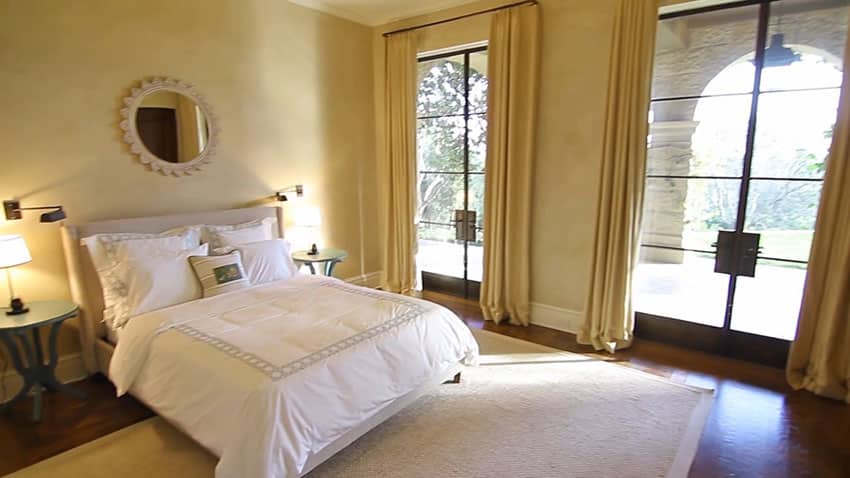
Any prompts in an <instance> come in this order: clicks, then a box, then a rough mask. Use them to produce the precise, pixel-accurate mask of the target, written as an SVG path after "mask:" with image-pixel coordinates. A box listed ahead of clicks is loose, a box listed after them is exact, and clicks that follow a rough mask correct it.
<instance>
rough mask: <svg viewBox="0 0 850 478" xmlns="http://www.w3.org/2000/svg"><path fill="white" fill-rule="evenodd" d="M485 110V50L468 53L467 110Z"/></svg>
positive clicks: (478, 111) (475, 111)
mask: <svg viewBox="0 0 850 478" xmlns="http://www.w3.org/2000/svg"><path fill="white" fill-rule="evenodd" d="M486 111H487V51H486V50H485V51H481V52H477V53H470V54H469V112H470V113H485V112H486Z"/></svg>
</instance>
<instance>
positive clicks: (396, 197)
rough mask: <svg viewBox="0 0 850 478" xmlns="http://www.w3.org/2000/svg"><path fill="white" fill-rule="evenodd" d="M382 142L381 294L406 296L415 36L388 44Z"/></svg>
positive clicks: (410, 271) (411, 283)
mask: <svg viewBox="0 0 850 478" xmlns="http://www.w3.org/2000/svg"><path fill="white" fill-rule="evenodd" d="M385 80H386V84H385V91H386V93H385V94H386V100H385V106H386V118H385V120H386V129H385V132H386V133H385V134H386V139H385V151H384V159H383V165H382V166H383V167H382V172H381V177H380V178H379V181H380V182H381V188H382V191H383V192H384V197H383V200H382V203H383V204H382V207H383V211H382V212H383V216H384V234H385V235H384V251H383V252H384V278H383V283H382V287H383V288H384V290H388V291H392V292H399V293H402V294H410V293H412V292H413V289H414V287H415V284H416V257H415V254H416V227H415V225H414V223H413V220H414V215H415V211H416V200H417V194H416V87H417V74H416V34H415V32H405V33H398V34H394V35H390V36H389V37H387V39H386V73H385Z"/></svg>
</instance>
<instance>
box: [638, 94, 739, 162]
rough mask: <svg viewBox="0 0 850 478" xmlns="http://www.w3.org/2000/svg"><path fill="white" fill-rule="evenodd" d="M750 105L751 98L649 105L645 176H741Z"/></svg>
mask: <svg viewBox="0 0 850 478" xmlns="http://www.w3.org/2000/svg"><path fill="white" fill-rule="evenodd" d="M751 106H752V100H751V96H750V95H738V96H726V97H719V98H702V99H700V100H681V101H664V102H656V103H653V104H652V106H651V110H650V111H651V117H652V122H651V123H650V125H649V134H650V139H649V151H648V155H647V174H650V175H676V176H732V177H739V176H741V174H742V169H743V160H744V152H745V151H746V146H747V125H748V122H749V116H750V109H751ZM663 117H666V118H670V119H669V120H667V121H664V120H661V119H659V118H663Z"/></svg>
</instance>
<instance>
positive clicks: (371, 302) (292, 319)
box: [109, 275, 478, 478]
mask: <svg viewBox="0 0 850 478" xmlns="http://www.w3.org/2000/svg"><path fill="white" fill-rule="evenodd" d="M477 356H478V344H477V343H476V342H475V339H474V338H473V337H472V334H471V333H470V331H469V329H468V328H467V327H466V325H464V324H463V323H462V322H461V321H460V320H459V319H458V318H457V316H455V315H454V314H453V313H451V312H450V311H448V310H447V309H445V308H443V307H440V306H438V305H435V304H432V303H429V302H425V301H421V300H417V299H412V298H407V297H402V296H399V295H395V294H388V293H384V292H380V291H374V290H371V289H366V288H362V287H356V286H352V285H349V284H346V283H344V282H341V281H338V280H335V279H328V278H323V277H316V276H306V275H304V276H297V277H295V278H292V279H289V280H286V281H280V282H273V283H270V284H265V285H262V286H257V287H253V288H250V289H245V290H240V291H236V292H231V293H228V294H224V295H220V296H217V297H211V298H207V299H201V300H197V301H193V302H189V303H186V304H181V305H178V306H174V307H170V308H167V309H162V310H159V311H156V312H152V313H148V314H145V315H141V316H138V317H134V318H133V319H132V320H131V321H130V322H129V324H128V325H127V326H126V327H125V329H124V330H123V331H122V333H121V340H120V342H119V343H118V345H117V347H116V350H115V354H114V356H113V358H112V362H111V363H110V366H109V372H110V378H111V379H112V380H113V382H114V383H115V385H116V387H117V388H118V393H119V395H120V394H124V393H126V392H127V391H129V390H132V392H133V394H134V395H136V396H138V397H139V398H140V399H142V400H143V401H144V402H146V403H147V404H148V405H150V406H151V407H152V408H153V409H154V410H156V411H157V412H158V413H159V414H161V415H162V416H164V417H165V418H167V419H168V420H170V421H172V422H173V423H175V424H177V425H178V426H180V427H181V428H183V429H184V430H185V431H186V432H188V433H189V434H190V435H191V436H192V437H193V438H194V439H195V440H197V441H198V442H200V443H201V444H202V445H203V446H205V447H206V448H208V449H209V450H210V451H212V452H213V453H215V454H216V455H217V456H219V457H220V458H221V459H220V461H219V463H218V466H217V467H216V476H217V477H219V478H222V477H240V478H241V477H253V478H271V477H276V478H277V477H287V476H288V477H294V476H298V475H299V474H300V473H301V472H302V471H303V470H304V466H305V464H306V463H307V461H308V460H309V459H310V458H311V457H312V456H313V455H314V454H316V453H317V452H319V451H320V450H321V449H322V448H323V447H325V446H326V445H328V444H329V443H331V442H333V441H334V440H336V439H337V438H339V437H340V436H342V435H344V434H345V433H346V432H348V431H350V430H352V429H353V428H356V427H357V425H358V424H360V423H362V422H363V421H364V420H366V419H368V418H370V417H372V416H373V415H374V414H376V413H378V412H379V411H381V409H382V408H383V407H385V406H386V405H388V404H390V403H391V402H392V401H393V400H395V399H397V398H399V397H401V396H403V395H405V394H407V393H408V392H411V391H412V390H414V389H416V388H417V387H419V386H421V385H422V384H424V383H426V382H428V381H429V380H434V379H435V378H439V377H437V375H438V374H440V373H445V371H446V370H448V369H449V368H450V367H451V366H452V365H456V364H457V363H458V362H462V363H465V364H472V363H474V362H475V361H476V359H477Z"/></svg>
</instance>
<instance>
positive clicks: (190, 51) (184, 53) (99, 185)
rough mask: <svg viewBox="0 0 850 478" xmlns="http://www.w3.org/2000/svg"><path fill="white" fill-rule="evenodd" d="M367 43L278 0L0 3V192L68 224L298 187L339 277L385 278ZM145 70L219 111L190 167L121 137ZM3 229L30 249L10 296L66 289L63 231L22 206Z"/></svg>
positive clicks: (359, 31) (362, 34)
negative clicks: (124, 110) (162, 164)
mask: <svg viewBox="0 0 850 478" xmlns="http://www.w3.org/2000/svg"><path fill="white" fill-rule="evenodd" d="M371 38H372V37H371V30H370V29H368V28H367V27H363V26H360V25H357V24H354V23H351V22H348V21H345V20H341V19H337V18H334V17H331V16H328V15H324V14H320V13H317V12H315V11H312V10H308V9H305V8H302V7H298V6H295V5H292V4H290V3H289V2H287V1H283V0H192V1H188V0H181V1H173V0H148V1H145V2H133V1H114V0H98V1H96V0H79V1H74V2H68V1H64V0H51V1H38V2H28V1H19V0H0V65H2V68H0V104H2V105H3V107H4V111H3V114H2V115H0V166H2V173H0V196H2V198H0V199H6V198H11V197H18V198H20V199H21V200H22V205H23V206H37V205H46V204H62V205H64V206H65V208H66V210H67V214H68V221H69V222H70V223H74V222H84V221H91V220H100V219H107V218H119V217H133V216H142V215H153V214H168V213H176V212H190V211H200V210H211V209H219V208H232V207H241V206H245V205H249V204H253V203H255V202H256V201H258V200H260V199H262V198H264V197H268V196H270V195H271V194H272V191H273V190H274V189H276V188H281V187H284V186H287V185H292V184H296V183H303V184H304V185H305V192H306V198H305V199H304V201H305V202H310V203H314V204H316V205H318V206H320V207H321V210H322V214H323V220H324V224H323V226H322V233H323V236H324V238H325V241H324V242H325V243H326V244H328V245H334V246H338V247H343V248H346V249H348V251H349V253H350V256H349V259H348V260H347V261H346V262H345V263H343V264H341V265H340V266H339V267H338V269H337V272H338V275H339V276H341V277H351V276H355V275H360V274H365V273H370V272H375V271H378V270H379V269H380V264H379V249H378V245H377V234H376V232H375V227H376V226H375V223H376V215H375V209H376V208H375V202H376V199H375V181H374V170H375V160H374V132H373V126H372V125H373V124H374V117H373V112H374V109H373V100H372V91H373V89H372V63H371V62H372V51H371V48H372V40H371ZM152 75H169V76H173V77H176V78H179V79H182V80H185V81H188V82H191V83H193V84H194V85H196V87H197V88H198V90H199V91H200V92H201V93H202V94H203V95H204V96H205V97H206V98H207V100H208V101H209V103H210V104H211V105H212V107H213V110H214V112H215V113H216V115H217V117H218V118H219V125H220V127H221V136H220V148H219V152H218V155H217V156H216V157H215V159H214V162H213V163H212V164H210V165H208V166H207V167H206V168H204V170H203V171H202V172H201V173H199V174H197V175H194V176H191V177H184V178H173V177H164V176H161V175H159V174H157V173H152V172H148V171H146V170H145V169H144V168H143V167H142V166H140V165H139V164H138V162H137V161H136V160H135V158H134V157H133V156H132V155H130V154H129V152H128V149H127V147H126V146H125V145H124V143H123V142H122V140H121V130H120V129H119V127H118V121H119V114H118V110H119V108H120V107H121V100H122V97H123V96H126V95H127V94H128V92H129V88H130V87H133V86H136V85H137V82H138V80H140V79H142V78H144V77H150V76H152ZM293 204H294V203H289V204H288V205H287V206H286V207H287V208H290V207H292V205H293ZM8 233H20V234H23V235H24V237H25V238H26V240H27V243H28V244H29V246H30V249H31V252H32V255H33V258H34V259H33V262H32V263H30V264H28V265H26V266H23V267H20V268H18V269H16V270H15V274H16V279H17V280H16V286H17V290H18V291H19V293H20V294H21V295H22V296H23V297H24V298H25V299H29V300H34V299H48V298H63V297H69V296H70V294H69V290H68V285H67V280H66V271H65V265H64V260H63V256H62V252H61V244H60V238H59V226H58V224H39V223H38V214H37V213H28V214H25V215H24V219H23V220H21V221H14V222H5V221H4V220H2V219H0V234H8ZM0 284H2V285H0V287H2V288H0V301H2V302H5V301H6V300H7V299H6V293H5V280H2V279H0ZM73 342H74V340H73V337H69V334H67V333H66V334H65V339H64V346H63V350H64V351H65V352H67V351H68V350H72V347H73Z"/></svg>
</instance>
